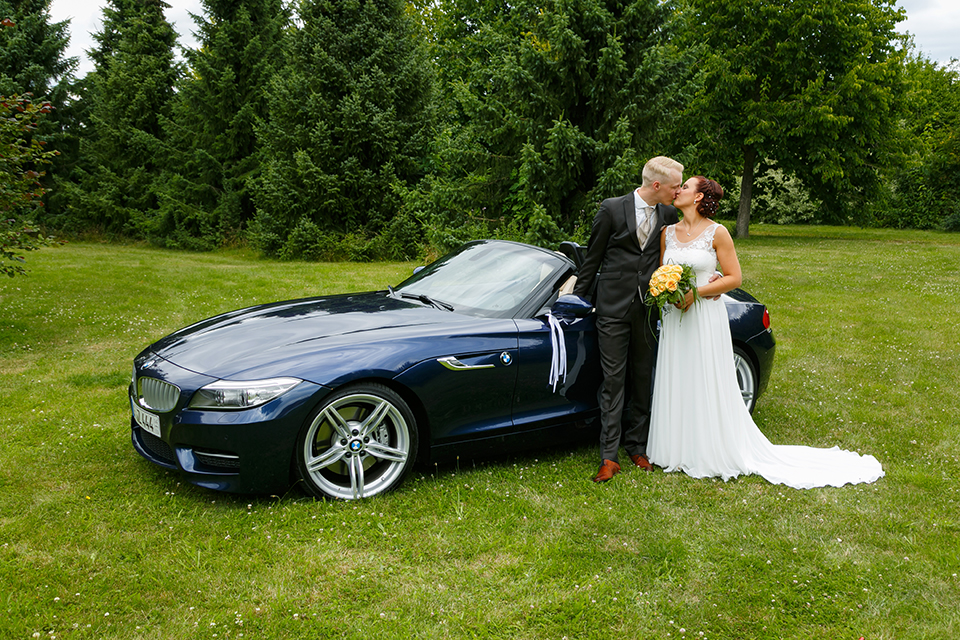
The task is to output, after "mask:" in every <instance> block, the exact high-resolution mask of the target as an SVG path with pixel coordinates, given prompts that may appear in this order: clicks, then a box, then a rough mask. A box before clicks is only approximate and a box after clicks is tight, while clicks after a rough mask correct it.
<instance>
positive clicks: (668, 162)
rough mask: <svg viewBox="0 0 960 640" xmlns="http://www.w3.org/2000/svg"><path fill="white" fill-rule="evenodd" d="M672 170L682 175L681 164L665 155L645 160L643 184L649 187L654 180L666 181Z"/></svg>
mask: <svg viewBox="0 0 960 640" xmlns="http://www.w3.org/2000/svg"><path fill="white" fill-rule="evenodd" d="M674 171H677V172H679V173H680V175H681V176H683V165H682V164H680V163H679V162H677V161H676V160H674V159H673V158H668V157H667V156H657V157H656V158H650V159H649V160H647V164H645V165H643V186H645V187H649V186H650V185H652V184H653V183H654V182H666V181H667V180H669V179H670V178H671V177H672V176H671V175H670V174H671V173H673V172H674Z"/></svg>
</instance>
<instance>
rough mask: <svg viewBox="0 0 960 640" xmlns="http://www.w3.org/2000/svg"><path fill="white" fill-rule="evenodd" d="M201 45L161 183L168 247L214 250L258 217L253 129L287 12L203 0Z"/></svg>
mask: <svg viewBox="0 0 960 640" xmlns="http://www.w3.org/2000/svg"><path fill="white" fill-rule="evenodd" d="M194 19H195V20H196V23H197V37H198V40H199V46H198V48H196V49H188V50H186V51H185V54H186V58H187V62H188V65H189V73H188V74H186V75H185V76H184V77H183V79H182V81H181V83H180V86H179V89H178V92H177V98H176V100H175V101H174V104H173V114H172V117H171V120H170V121H168V122H167V126H166V128H167V132H168V142H167V145H168V148H169V159H170V164H169V165H168V167H167V171H166V172H165V175H164V179H163V180H162V182H163V184H164V186H165V188H164V189H163V197H162V202H161V209H162V211H163V214H164V226H165V229H164V230H163V231H162V233H163V235H164V236H165V237H166V238H167V243H168V244H178V245H186V246H197V247H202V246H209V245H210V244H211V243H219V242H222V241H223V239H224V238H226V237H230V236H237V235H239V234H240V232H241V230H242V229H243V228H244V227H245V225H246V224H247V223H249V222H250V220H251V219H252V218H253V213H254V206H253V199H252V197H251V195H250V193H249V189H248V184H249V182H250V181H251V180H253V179H255V178H256V177H257V176H258V175H259V173H260V171H259V170H260V162H261V158H260V152H259V145H258V144H257V140H256V132H255V130H254V127H255V124H256V122H258V121H260V120H264V119H266V118H267V115H268V112H269V109H268V107H269V105H270V102H271V100H270V97H269V96H268V94H267V87H268V85H269V83H270V80H271V79H272V77H273V75H274V74H275V73H276V71H277V66H279V65H280V64H282V62H283V59H284V50H283V43H284V32H285V30H286V29H287V28H288V26H289V23H290V14H289V11H288V10H287V8H286V5H285V4H284V3H283V2H282V0H241V1H236V0H203V14H202V15H199V16H194Z"/></svg>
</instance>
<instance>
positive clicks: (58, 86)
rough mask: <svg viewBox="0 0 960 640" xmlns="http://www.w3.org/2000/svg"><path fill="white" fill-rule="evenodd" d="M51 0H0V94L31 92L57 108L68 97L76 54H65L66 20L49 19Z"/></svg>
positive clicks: (74, 69)
mask: <svg viewBox="0 0 960 640" xmlns="http://www.w3.org/2000/svg"><path fill="white" fill-rule="evenodd" d="M51 2H52V0H14V1H10V0H0V17H2V18H3V19H4V20H5V21H7V22H9V25H7V24H5V25H4V26H5V27H7V28H4V29H0V95H6V96H12V95H14V94H18V95H25V94H27V93H29V94H31V95H33V96H34V97H35V98H36V99H37V100H40V99H43V100H46V101H49V102H50V103H51V104H52V106H53V107H54V109H60V108H61V107H62V106H63V105H64V104H65V103H66V101H67V99H68V93H69V90H70V82H71V81H72V79H73V74H74V72H75V71H76V68H77V64H78V62H79V61H78V60H77V58H67V57H64V56H65V54H66V51H67V46H68V45H69V44H70V36H69V35H68V32H67V31H68V28H69V21H66V20H65V21H63V22H54V23H51V22H50V3H51Z"/></svg>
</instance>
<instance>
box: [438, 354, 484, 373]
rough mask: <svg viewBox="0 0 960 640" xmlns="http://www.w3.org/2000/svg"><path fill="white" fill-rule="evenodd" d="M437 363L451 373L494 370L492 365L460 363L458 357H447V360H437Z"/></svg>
mask: <svg viewBox="0 0 960 640" xmlns="http://www.w3.org/2000/svg"><path fill="white" fill-rule="evenodd" d="M437 362H439V363H440V364H442V365H443V366H445V367H446V368H447V369H450V370H451V371H469V370H471V369H493V365H492V364H466V363H464V362H460V361H459V360H458V359H457V357H456V356H446V357H445V358H437Z"/></svg>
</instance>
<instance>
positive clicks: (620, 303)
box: [573, 192, 678, 462]
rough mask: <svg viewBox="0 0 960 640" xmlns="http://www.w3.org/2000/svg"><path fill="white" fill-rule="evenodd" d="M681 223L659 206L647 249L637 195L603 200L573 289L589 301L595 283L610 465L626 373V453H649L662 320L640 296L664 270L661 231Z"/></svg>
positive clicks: (605, 451)
mask: <svg viewBox="0 0 960 640" xmlns="http://www.w3.org/2000/svg"><path fill="white" fill-rule="evenodd" d="M677 221H678V217H677V210H676V209H675V208H674V207H673V206H671V205H663V204H658V205H656V208H655V210H654V216H653V224H652V225H651V228H650V232H649V235H648V236H647V240H646V242H645V243H644V246H643V247H641V246H640V241H639V240H638V238H637V218H636V208H635V204H634V193H633V192H631V193H628V194H627V195H625V196H622V197H619V198H608V199H607V200H604V201H603V202H602V203H601V204H600V210H599V211H598V212H597V215H596V217H595V218H594V219H593V227H592V228H591V230H590V242H589V244H588V245H587V253H586V256H585V257H584V261H583V264H582V265H581V267H580V272H579V275H578V278H577V284H576V287H575V288H574V290H573V292H574V293H575V294H576V295H579V296H581V297H587V296H589V295H590V291H591V290H592V287H593V283H594V280H596V284H597V291H596V297H595V299H594V306H595V307H596V310H597V335H598V338H599V343H600V361H601V365H602V367H603V390H602V392H601V394H600V411H601V431H600V448H601V455H602V457H603V459H604V460H613V461H614V462H618V459H617V450H618V448H619V445H620V431H621V429H620V420H621V416H622V414H623V403H624V388H625V382H626V376H627V370H628V369H629V371H630V425H629V426H628V427H627V430H626V433H625V434H624V436H625V437H624V448H625V449H626V450H627V454H628V455H631V456H632V455H636V454H646V447H647V435H648V433H649V432H650V389H651V377H652V374H653V347H654V342H655V338H654V331H655V330H656V317H657V316H656V313H654V312H653V311H652V309H651V308H649V307H647V306H646V305H644V304H643V300H642V298H641V294H640V291H643V292H644V295H645V294H646V291H647V286H648V285H649V283H650V276H651V275H653V272H654V271H655V270H656V269H657V267H658V266H660V231H661V229H663V227H664V226H667V225H671V224H676V223H677ZM598 271H599V273H598Z"/></svg>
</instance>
